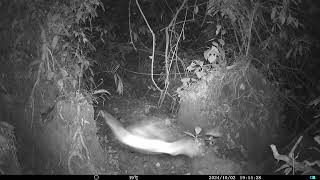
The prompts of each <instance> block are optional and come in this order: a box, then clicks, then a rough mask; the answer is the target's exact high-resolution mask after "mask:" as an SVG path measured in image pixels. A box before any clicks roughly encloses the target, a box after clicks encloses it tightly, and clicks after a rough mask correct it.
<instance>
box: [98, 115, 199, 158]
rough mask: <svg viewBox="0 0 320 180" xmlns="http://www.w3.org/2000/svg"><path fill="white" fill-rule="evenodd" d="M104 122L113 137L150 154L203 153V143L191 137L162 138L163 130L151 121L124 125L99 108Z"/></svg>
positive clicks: (194, 154)
mask: <svg viewBox="0 0 320 180" xmlns="http://www.w3.org/2000/svg"><path fill="white" fill-rule="evenodd" d="M99 115H100V116H102V117H103V118H104V120H105V122H106V124H107V125H108V126H109V127H110V129H111V130H112V132H113V134H114V136H115V138H116V139H117V140H118V141H120V142H121V143H122V144H125V145H127V146H129V147H131V148H133V149H136V150H138V151H140V152H145V153H151V154H162V153H164V154H170V155H172V156H176V155H186V156H188V157H191V158H192V157H196V156H201V155H203V153H204V148H203V144H202V143H201V142H198V141H196V140H195V139H193V138H191V137H183V138H180V139H177V140H174V141H169V140H167V139H166V138H164V137H163V136H165V135H164V132H161V129H159V127H157V126H155V125H154V124H152V123H149V124H144V125H142V124H141V125H133V126H129V127H124V126H123V125H122V124H121V123H120V122H119V121H118V120H117V119H116V118H114V117H113V116H112V115H111V114H109V113H108V112H106V111H104V110H101V111H99Z"/></svg>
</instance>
